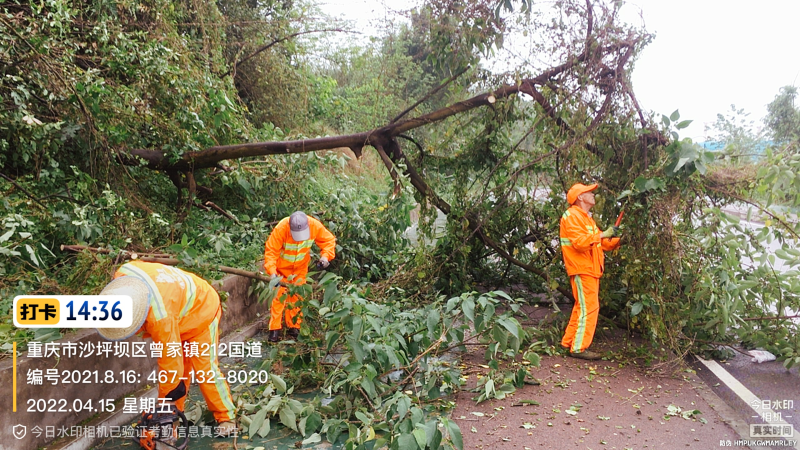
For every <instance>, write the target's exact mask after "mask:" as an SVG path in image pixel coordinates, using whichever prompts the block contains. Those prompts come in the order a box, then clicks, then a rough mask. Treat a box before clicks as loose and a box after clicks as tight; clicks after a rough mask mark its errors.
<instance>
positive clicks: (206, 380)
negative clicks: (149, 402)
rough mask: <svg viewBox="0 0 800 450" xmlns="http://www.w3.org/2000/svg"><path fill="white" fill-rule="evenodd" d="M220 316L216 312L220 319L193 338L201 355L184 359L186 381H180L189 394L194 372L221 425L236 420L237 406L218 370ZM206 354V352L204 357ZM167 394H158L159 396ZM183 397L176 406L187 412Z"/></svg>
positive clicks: (223, 377) (210, 408) (184, 397)
mask: <svg viewBox="0 0 800 450" xmlns="http://www.w3.org/2000/svg"><path fill="white" fill-rule="evenodd" d="M220 316H221V314H220V313H217V317H215V318H214V320H213V321H212V322H211V323H210V324H209V325H208V328H207V329H205V330H204V331H203V332H201V333H200V334H199V335H197V336H195V337H193V338H192V339H190V341H191V342H196V343H197V345H198V347H199V348H200V349H201V351H200V352H199V353H200V355H199V356H191V357H187V356H184V357H183V375H181V377H186V379H185V380H183V381H181V382H182V383H183V384H184V386H185V387H186V392H187V393H188V392H189V382H190V380H191V379H192V378H191V375H190V372H191V371H194V379H195V380H196V381H197V384H198V385H199V386H200V392H201V393H202V394H203V398H204V399H205V400H206V404H207V405H208V409H209V411H211V412H212V413H213V414H214V419H216V421H217V422H218V423H222V422H227V421H233V420H234V419H235V415H234V413H235V411H236V406H234V404H233V398H231V390H230V388H229V387H228V382H227V381H226V379H225V375H224V374H222V372H220V370H219V358H218V357H217V348H219V319H220ZM203 344H209V346H208V347H209V351H208V352H204V350H205V346H204V345H203ZM203 353H207V354H205V355H203ZM164 395H166V393H164V394H159V396H160V397H163V396H164ZM186 397H188V395H184V396H183V397H181V398H179V399H178V400H177V401H176V402H175V406H177V408H178V409H179V410H180V411H183V410H184V405H185V403H186Z"/></svg>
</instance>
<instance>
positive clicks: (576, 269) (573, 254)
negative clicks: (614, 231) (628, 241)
mask: <svg viewBox="0 0 800 450" xmlns="http://www.w3.org/2000/svg"><path fill="white" fill-rule="evenodd" d="M600 233H601V231H600V230H599V229H598V228H597V224H596V223H595V222H594V219H592V217H591V216H589V214H588V213H586V211H584V210H583V209H582V208H580V207H579V206H575V205H572V206H571V207H570V208H569V209H568V210H567V211H566V212H565V213H564V214H563V215H562V216H561V232H560V235H561V254H562V255H563V256H564V265H565V266H566V267H567V275H569V276H573V275H589V276H591V277H595V278H600V276H601V275H602V274H603V261H604V258H605V255H604V254H603V251H604V250H606V251H608V250H614V249H615V248H617V247H619V238H611V239H603V238H601V237H600Z"/></svg>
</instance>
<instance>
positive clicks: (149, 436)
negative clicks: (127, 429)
mask: <svg viewBox="0 0 800 450" xmlns="http://www.w3.org/2000/svg"><path fill="white" fill-rule="evenodd" d="M188 426H189V421H188V420H187V419H186V416H185V415H184V414H183V413H182V412H181V411H178V409H177V408H175V407H174V406H171V405H170V406H169V408H168V409H167V410H166V411H159V412H145V413H143V414H142V418H141V419H140V420H139V423H138V424H137V425H136V429H137V433H136V436H135V437H134V440H135V441H136V443H137V444H139V446H140V447H142V448H143V449H144V450H186V447H188V445H189V437H188V434H187V433H186V428H187V427H188ZM179 428H183V430H184V432H183V433H180V434H179V433H178V429H179Z"/></svg>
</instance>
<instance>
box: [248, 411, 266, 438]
mask: <svg viewBox="0 0 800 450" xmlns="http://www.w3.org/2000/svg"><path fill="white" fill-rule="evenodd" d="M266 417H267V410H266V409H263V408H262V409H260V410H258V412H257V413H256V415H255V416H253V421H252V422H250V426H249V427H248V429H247V432H248V433H249V434H250V436H255V435H256V433H258V431H259V430H260V429H261V426H262V425H264V419H265V418H266ZM262 437H263V436H262Z"/></svg>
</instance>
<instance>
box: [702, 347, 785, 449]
mask: <svg viewBox="0 0 800 450" xmlns="http://www.w3.org/2000/svg"><path fill="white" fill-rule="evenodd" d="M697 359H698V360H699V361H700V362H701V363H703V365H704V366H706V368H707V369H708V370H710V371H711V373H713V374H714V375H716V377H717V378H719V380H720V381H721V382H723V383H725V385H727V386H728V388H729V389H730V390H731V391H733V393H734V394H736V395H738V396H739V398H740V399H742V400H743V401H744V402H745V403H747V406H749V407H750V408H752V409H753V411H755V412H756V414H758V415H759V416H761V418H762V419H764V421H765V422H766V423H768V424H770V425H789V426H791V425H790V424H789V423H787V422H786V421H784V420H783V419H779V420H775V417H779V416H777V414H776V413H775V412H774V411H773V410H772V408H764V407H763V402H762V401H761V399H760V398H758V397H757V396H756V394H753V392H752V391H750V389H747V387H746V386H745V385H743V384H742V383H741V382H740V381H739V380H737V379H736V378H734V377H733V375H731V374H730V373H729V372H728V371H727V370H725V369H724V368H723V367H722V366H720V365H719V363H717V362H716V361H714V360H705V359H703V358H701V357H699V356H698V357H697ZM764 416H767V417H769V418H770V420H767V419H766V418H765V417H764ZM797 431H798V430H795V436H792V437H791V438H784V439H787V440H794V441H795V445H794V448H795V449H797V450H800V441H798V440H797V435H796V433H797ZM750 439H758V438H750ZM763 439H778V438H763Z"/></svg>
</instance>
